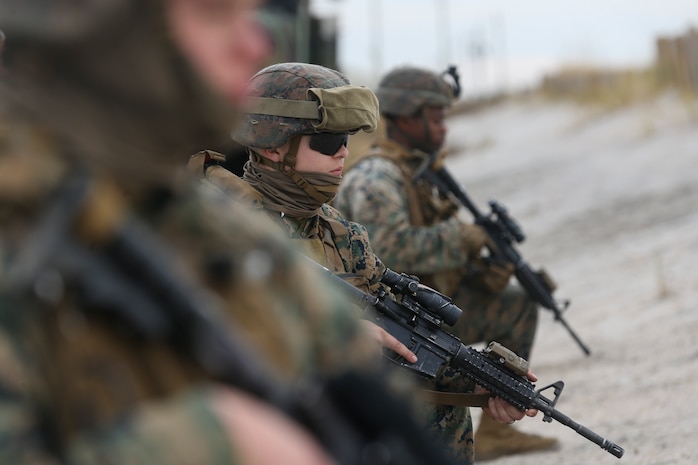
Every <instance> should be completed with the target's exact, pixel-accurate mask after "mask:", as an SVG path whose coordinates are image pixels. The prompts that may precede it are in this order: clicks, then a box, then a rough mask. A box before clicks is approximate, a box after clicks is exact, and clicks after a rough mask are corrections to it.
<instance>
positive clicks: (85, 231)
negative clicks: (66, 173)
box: [11, 175, 455, 465]
mask: <svg viewBox="0 0 698 465" xmlns="http://www.w3.org/2000/svg"><path fill="white" fill-rule="evenodd" d="M64 187H65V188H64V192H63V193H61V194H60V195H59V196H58V197H57V200H56V202H55V204H54V205H53V208H52V209H51V210H50V211H49V212H48V214H47V215H46V216H45V218H44V219H43V222H42V223H41V224H40V225H39V227H38V228H37V231H36V232H35V234H34V236H33V237H30V238H29V240H28V243H27V245H26V247H24V248H23V249H22V251H21V254H20V257H19V261H18V264H17V266H16V267H14V269H13V270H12V275H11V279H12V287H11V288H12V289H17V290H18V292H22V295H23V297H24V298H25V299H26V298H28V299H32V301H36V302H39V303H40V304H43V305H44V306H46V307H47V308H46V310H47V311H50V309H51V308H53V307H54V306H55V305H57V304H59V303H60V301H61V300H62V299H63V298H64V297H63V293H64V291H65V290H66V289H71V290H73V291H75V292H74V294H72V293H71V296H74V297H76V298H77V299H78V302H79V304H80V307H81V308H83V309H85V311H87V312H91V313H92V312H93V313H94V314H99V315H100V316H101V317H104V318H106V319H108V320H109V321H113V322H115V323H117V324H119V325H120V326H121V327H123V328H127V329H128V334H129V335H131V337H135V338H136V340H138V339H140V340H150V341H162V342H165V343H170V344H171V346H172V348H173V350H175V351H179V353H180V354H181V355H182V356H183V357H185V358H187V359H189V360H193V361H194V362H195V363H196V364H197V365H199V366H200V367H201V368H202V369H203V370H204V372H205V373H207V374H208V375H209V376H210V377H212V378H213V379H215V380H218V381H219V382H223V383H226V384H228V385H230V386H233V387H237V388H240V389H243V390H245V391H247V392H249V393H251V394H252V395H255V396H257V397H258V398H260V399H262V400H263V401H265V402H267V403H268V404H271V405H272V406H274V407H276V408H278V409H279V410H281V411H282V412H284V413H286V414H288V415H289V416H290V417H291V418H292V419H294V420H295V421H296V422H297V423H299V424H301V425H303V426H304V427H306V428H307V429H308V430H309V431H310V433H311V434H312V435H314V436H315V437H316V438H317V439H318V441H319V442H320V443H321V444H322V445H323V446H324V447H325V449H326V450H327V451H328V452H329V454H330V455H332V456H333V457H334V459H335V460H336V461H337V463H338V464H340V465H397V464H409V465H428V464H431V463H445V464H447V465H451V464H452V463H455V462H454V461H453V459H452V458H451V457H447V456H446V455H445V454H446V452H444V451H443V450H442V449H441V448H439V447H437V445H436V444H435V443H434V442H433V441H432V440H431V439H430V438H428V437H427V435H426V433H425V432H424V431H423V430H422V429H421V428H420V427H419V426H418V425H417V424H416V423H415V421H414V420H413V419H412V417H411V416H409V414H408V412H409V408H408V407H407V406H406V405H403V403H402V402H399V401H398V400H396V399H395V398H394V396H393V395H391V394H390V393H389V392H388V391H387V389H386V388H385V385H384V384H383V383H381V382H379V381H378V378H377V377H374V376H369V375H367V374H360V373H357V372H351V373H345V374H344V375H338V376H337V377H336V378H332V379H322V380H306V381H304V382H302V383H298V384H295V383H294V384H293V385H292V384H291V383H289V382H287V381H285V380H283V379H281V378H280V377H279V376H277V375H276V373H275V371H274V370H272V368H271V367H270V366H268V365H267V364H266V363H265V360H263V359H262V358H261V357H259V356H258V354H256V353H255V352H254V351H253V350H252V348H251V347H252V346H251V344H248V343H247V341H246V338H245V336H244V334H242V333H240V332H239V331H237V330H236V329H235V327H234V321H233V320H232V319H231V318H228V317H226V316H225V315H224V313H225V312H224V310H223V303H222V302H220V299H219V298H218V297H216V296H214V295H213V294H212V293H211V292H209V291H207V290H205V289H203V288H202V287H201V286H199V285H198V284H197V283H196V282H195V281H194V280H193V279H192V278H191V277H190V276H189V275H188V274H187V273H186V271H185V270H182V269H181V268H180V267H179V266H178V265H179V264H178V263H176V260H175V259H174V255H173V254H172V253H171V251H170V250H168V249H167V248H166V247H165V246H164V244H163V243H162V242H161V241H160V240H159V239H158V238H157V237H156V236H154V235H153V234H152V233H151V232H150V231H149V230H148V229H146V228H145V226H144V225H142V224H141V223H139V222H137V220H136V219H135V218H131V217H129V215H127V212H126V211H124V208H123V206H122V205H120V201H121V199H120V198H119V197H118V194H117V195H116V196H114V193H113V192H112V191H110V190H109V189H108V188H106V187H105V186H104V185H102V184H99V183H94V182H90V181H89V180H88V179H86V178H85V177H84V176H79V175H76V176H75V177H74V178H73V179H72V180H71V181H70V182H68V183H67V184H66V185H65V186H64ZM107 187H108V186H107ZM68 286H69V287H68ZM130 340H131V341H132V340H133V339H130ZM376 376H377V375H376Z"/></svg>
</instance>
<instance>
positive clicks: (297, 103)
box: [232, 63, 379, 149]
mask: <svg viewBox="0 0 698 465" xmlns="http://www.w3.org/2000/svg"><path fill="white" fill-rule="evenodd" d="M246 94H247V95H246V100H247V106H246V113H245V114H244V115H243V118H242V121H240V123H239V124H238V126H237V127H236V129H235V130H234V131H233V134H232V136H233V139H234V140H235V141H236V142H238V143H239V144H241V145H244V146H246V147H255V148H259V149H272V148H277V147H280V146H282V145H284V144H285V143H286V142H288V141H289V140H291V139H292V138H293V137H294V136H298V135H303V134H314V133H319V132H350V133H353V132H356V131H358V130H364V131H366V132H373V131H374V130H375V129H376V127H377V124H378V116H379V115H378V100H377V99H376V96H375V95H374V94H373V92H372V91H371V90H370V89H368V88H366V87H360V86H351V85H349V81H348V79H347V78H346V77H345V76H344V75H343V74H342V73H340V72H338V71H335V70H332V69H329V68H325V67H323V66H319V65H312V64H307V63H281V64H275V65H271V66H268V67H266V68H264V69H262V70H261V71H259V72H258V73H257V74H255V75H254V76H253V77H252V78H251V79H250V81H249V84H248V89H247V93H246Z"/></svg>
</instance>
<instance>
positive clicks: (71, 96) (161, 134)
mask: <svg viewBox="0 0 698 465" xmlns="http://www.w3.org/2000/svg"><path fill="white" fill-rule="evenodd" d="M253 9H254V4H252V3H251V2H247V1H246V0H239V1H238V0H215V1H200V0H163V1H155V0H132V1H130V0H111V1H96V0H95V1H87V2H86V1H69V2H46V1H41V0H21V1H18V0H17V1H15V0H0V28H2V29H3V31H4V33H5V34H6V36H7V39H6V43H5V56H4V57H3V66H4V70H3V74H2V78H1V80H0V218H1V221H2V223H1V224H2V230H0V400H1V402H0V417H1V418H2V419H3V420H2V424H1V425H0V462H2V463H12V464H22V463H27V464H39V463H41V464H47V463H71V464H92V463H100V464H112V463H113V464H117V463H118V464H123V463H148V464H169V463H197V464H200V465H204V464H272V463H273V464H276V463H284V464H303V465H313V464H318V465H319V464H330V463H336V462H339V463H347V462H348V461H347V460H344V459H346V458H347V457H352V455H351V453H352V452H354V451H351V450H350V451H348V453H345V454H343V455H342V454H337V455H335V454H334V452H335V451H334V450H332V449H331V448H328V447H322V446H321V443H322V444H323V445H325V443H324V441H322V440H320V439H318V436H317V435H314V434H309V431H311V430H312V428H306V427H301V426H300V423H302V422H301V421H298V422H297V421H294V420H292V418H293V419H296V416H294V415H286V414H285V413H286V412H287V410H293V407H295V406H298V407H299V409H300V410H303V406H304V405H303V403H301V404H300V405H297V404H294V403H293V402H292V401H293V400H294V397H293V396H292V395H289V394H288V392H287V391H284V390H283V389H280V388H279V386H281V387H283V386H291V387H292V386H297V385H301V384H311V383H310V382H309V380H314V379H323V378H331V377H338V376H340V375H341V374H342V373H350V372H353V371H356V372H358V371H359V370H354V369H355V368H356V367H359V366H360V367H362V369H363V368H365V369H368V368H370V367H371V366H372V365H373V363H372V361H373V360H374V355H375V354H374V351H373V350H372V348H371V344H370V343H367V340H366V339H365V336H364V333H363V332H362V331H361V328H360V326H359V325H358V324H357V322H356V320H355V319H354V318H353V317H352V312H351V311H350V310H348V309H346V308H344V306H343V304H342V303H341V300H339V299H336V298H334V295H333V294H331V293H330V292H329V291H328V290H327V289H325V285H324V284H323V283H324V281H323V280H322V279H321V278H319V277H318V276H316V275H314V274H312V273H310V271H309V270H308V269H307V268H306V267H305V266H304V265H303V263H299V259H298V258H296V257H297V256H296V255H295V252H293V251H291V250H290V249H289V248H288V247H287V246H286V245H285V243H284V242H283V241H282V240H281V239H280V238H279V237H277V236H276V235H274V234H273V233H272V232H271V231H272V230H273V228H269V227H268V225H267V224H266V222H265V221H263V220H262V219H261V218H257V217H252V216H249V215H251V213H246V212H245V211H238V210H235V207H234V206H230V202H228V201H227V200H225V199H221V198H220V197H219V196H218V194H217V193H216V192H213V191H211V190H207V189H206V188H205V187H202V186H200V185H199V184H198V183H196V185H194V184H192V183H188V182H187V181H186V180H185V177H180V176H178V173H177V172H176V171H177V170H175V169H173V168H172V167H174V166H177V165H178V163H177V160H179V157H186V156H187V155H189V154H190V153H192V152H193V151H195V150H198V149H199V148H200V147H202V146H203V145H204V144H207V145H208V144H210V143H211V141H216V140H221V141H223V140H227V139H228V131H229V126H230V122H231V115H230V112H231V109H230V106H229V104H230V103H234V102H235V101H236V100H237V99H238V96H239V94H240V92H241V89H242V87H243V85H244V83H245V81H246V80H247V78H248V76H250V75H251V74H252V73H253V72H254V70H256V69H257V68H258V67H259V66H260V63H261V60H262V59H263V58H264V56H265V53H266V45H265V40H264V38H263V37H261V36H260V35H259V34H260V33H259V31H258V29H257V28H256V26H255V24H254V22H252V21H251V17H250V13H252V12H253ZM213 89H215V90H217V91H218V94H216V93H214V92H212V90H213ZM183 160H184V159H182V161H183ZM231 232H233V233H232V234H231ZM235 328H238V329H239V331H234V329H235ZM228 329H230V331H228ZM238 333H240V334H238ZM235 334H238V336H235V337H231V336H233V335H235ZM239 346H245V347H247V348H250V349H251V350H250V351H249V353H238V352H236V351H237V349H238V348H239ZM236 356H237V358H236ZM231 360H232V361H238V362H240V366H231V364H230V363H229V362H230V361H231ZM267 364H268V365H269V366H270V367H271V368H270V369H269V372H270V373H273V375H274V378H273V379H276V380H277V382H278V385H276V387H275V386H274V385H270V384H269V383H266V384H265V382H266V381H267V380H268V379H272V378H266V377H265V376H266V375H265V373H267V370H266V369H265V368H264V366H266V365H267ZM246 375H249V376H247V377H246ZM236 377H237V378H236ZM238 378H240V379H238ZM236 382H237V384H239V386H240V387H242V388H244V389H240V388H238V387H235V385H236ZM301 382H303V383H301ZM250 387H251V388H254V389H249V388H250ZM252 391H256V392H252ZM259 391H262V392H261V393H260V392H259ZM311 392H314V391H311ZM371 392H374V391H373V390H371ZM250 394H255V396H252V395H250ZM260 394H261V395H260ZM315 394H316V395H315V396H308V397H306V398H305V399H304V400H305V401H306V402H305V404H308V402H309V401H311V400H315V399H316V398H319V397H321V396H319V395H317V393H315ZM260 399H262V400H267V401H268V402H262V401H260ZM311 405H315V404H312V403H311ZM317 405H320V403H319V402H317ZM276 407H278V408H276ZM282 407H290V408H289V409H284V408H282ZM351 409H353V410H358V408H357V407H351ZM306 410H308V409H306ZM318 410H319V407H318V408H317V409H314V410H312V411H309V410H308V411H307V412H306V413H309V414H312V413H313V412H315V413H317V411H318ZM282 411H283V412H284V413H282ZM327 411H328V412H330V413H331V412H333V410H331V409H329V410H327ZM291 413H294V412H291ZM309 416H312V415H309ZM332 418H333V417H332V416H331V415H328V416H327V418H326V419H330V420H332ZM305 420H306V421H305V423H306V424H310V425H314V426H315V430H316V431H317V430H326V431H333V430H335V427H336V425H337V424H339V423H340V422H334V421H330V422H328V423H327V424H326V425H325V426H326V428H323V427H322V426H323V425H322V424H321V423H320V424H318V422H317V421H316V422H314V423H313V421H312V420H308V418H305ZM318 426H319V428H318ZM326 436H327V435H326ZM342 439H344V441H339V443H340V444H339V445H340V446H341V445H342V443H345V444H352V443H351V442H349V441H350V439H351V437H346V438H344V437H342ZM417 439H418V438H417V437H416V436H414V437H412V441H413V442H415V443H418V442H419V441H418V440H417ZM336 443H337V442H335V444H336ZM345 452H346V451H345ZM357 452H365V451H357ZM330 455H332V457H330ZM364 455H365V454H364ZM369 455H370V454H369ZM396 458H399V457H398V456H396ZM353 463H358V462H353ZM381 463H382V462H381ZM403 463H411V462H409V461H407V462H403ZM415 463H418V462H415ZM422 463H424V462H422Z"/></svg>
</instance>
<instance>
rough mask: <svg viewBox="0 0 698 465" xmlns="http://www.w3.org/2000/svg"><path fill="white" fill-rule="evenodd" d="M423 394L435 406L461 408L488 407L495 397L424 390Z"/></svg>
mask: <svg viewBox="0 0 698 465" xmlns="http://www.w3.org/2000/svg"><path fill="white" fill-rule="evenodd" d="M421 393H422V394H423V395H424V396H425V397H426V399H427V401H429V402H433V403H435V404H443V405H457V406H460V407H482V408H484V407H487V406H488V400H489V399H490V398H491V397H493V396H492V395H490V394H470V393H460V392H440V391H432V390H430V389H422V390H421Z"/></svg>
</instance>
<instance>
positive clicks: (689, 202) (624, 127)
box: [448, 95, 698, 465]
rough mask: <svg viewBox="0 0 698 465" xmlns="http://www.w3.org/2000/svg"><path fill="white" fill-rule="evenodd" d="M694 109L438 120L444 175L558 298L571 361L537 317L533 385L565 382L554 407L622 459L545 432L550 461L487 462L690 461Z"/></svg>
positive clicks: (559, 330) (555, 331)
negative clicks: (444, 123)
mask: <svg viewBox="0 0 698 465" xmlns="http://www.w3.org/2000/svg"><path fill="white" fill-rule="evenodd" d="M697 109H698V102H695V101H686V100H684V99H681V98H679V97H676V96H670V95H665V96H662V97H660V98H658V99H656V100H653V101H650V102H645V103H641V104H636V105H633V106H630V107H626V108H624V109H619V110H614V111H613V112H611V113H601V112H597V111H595V110H593V109H590V108H581V107H576V106H573V105H567V104H551V103H544V102H542V101H536V100H529V101H524V102H509V103H503V104H501V105H498V106H496V107H494V108H492V109H490V110H487V111H484V112H480V113H477V114H474V115H472V116H469V115H460V116H457V117H455V118H453V119H452V120H451V121H450V126H449V127H450V132H449V141H450V144H451V145H452V151H453V152H454V156H453V157H451V158H450V159H449V162H448V163H449V166H450V168H451V169H452V171H453V173H454V174H455V175H456V177H457V178H458V179H459V180H460V181H461V182H462V183H463V184H464V186H465V187H466V189H467V191H468V192H469V194H470V195H471V197H472V198H473V200H474V201H475V202H476V204H478V205H479V206H481V208H482V209H486V205H487V200H489V199H491V198H496V199H497V200H499V201H501V202H502V203H504V204H505V205H506V206H507V207H508V208H509V211H510V213H511V214H512V215H513V216H515V217H516V218H517V219H518V220H519V222H520V224H521V226H522V227H523V229H524V232H526V233H527V236H528V237H527V240H526V241H525V242H524V243H523V244H522V245H521V246H520V248H519V250H520V251H521V253H522V254H523V255H524V257H526V258H527V260H528V261H529V262H530V263H531V264H532V265H534V266H540V265H544V266H545V268H546V269H547V270H548V272H549V273H550V274H551V275H552V276H553V277H554V278H555V280H556V281H557V282H558V284H559V289H558V291H557V292H556V296H558V297H559V298H569V299H571V305H570V307H569V310H568V311H567V312H566V313H565V318H566V319H567V321H568V322H569V323H570V325H571V326H572V327H573V328H574V329H575V330H576V332H577V333H578V334H579V336H580V337H581V339H582V340H583V341H584V342H585V343H586V344H587V345H588V346H589V347H590V349H591V351H592V355H591V356H590V357H585V356H584V355H583V353H582V352H581V350H580V349H579V348H578V347H577V346H576V345H575V343H574V341H573V340H572V339H571V338H570V337H569V335H568V334H567V333H566V332H565V330H564V328H563V327H562V326H561V325H559V324H556V323H555V322H554V321H553V319H552V314H551V313H550V312H548V311H546V310H542V311H541V315H540V323H539V329H538V335H537V341H536V346H535V348H534V352H533V355H532V364H533V368H534V371H535V372H536V374H537V375H538V377H539V379H540V382H539V386H543V385H546V384H549V383H552V382H554V381H557V380H558V379H562V380H564V381H565V389H564V391H563V393H562V396H561V398H560V401H559V403H558V408H559V410H561V411H562V412H564V413H565V414H567V415H568V416H570V417H572V418H574V419H575V420H576V421H578V422H579V423H581V424H583V425H585V426H587V427H589V428H591V429H592V430H594V431H596V432H597V433H598V434H600V435H602V436H604V437H606V438H608V439H609V440H611V441H614V442H616V443H617V444H619V445H620V446H622V447H624V448H625V450H626V452H625V456H624V457H623V458H622V459H621V460H620V461H618V459H616V458H615V457H613V456H611V455H610V454H608V453H606V452H604V451H603V450H601V449H600V448H598V447H597V446H596V445H594V444H593V443H591V442H589V441H587V440H586V439H584V438H583V437H582V436H580V435H578V434H576V433H575V432H574V431H572V430H571V429H569V428H566V427H564V426H562V425H560V424H558V423H555V422H553V424H550V425H549V424H545V423H543V422H541V421H540V417H537V418H536V419H528V420H525V421H523V422H521V423H519V427H520V428H522V429H524V430H526V431H531V432H535V433H538V434H545V435H552V436H556V437H558V438H559V439H560V440H561V442H562V448H561V449H560V450H559V451H556V452H550V453H542V454H533V455H525V456H518V457H511V458H504V459H500V460H498V461H496V462H492V463H496V464H498V465H509V464H511V465H513V464H517V465H529V464H530V465H533V464H536V465H548V464H549V465H559V464H566V465H583V464H606V463H608V464H614V463H626V464H632V465H679V464H682V465H683V464H686V465H693V464H695V463H698V442H696V441H695V435H696V431H698V407H696V405H697V404H696V402H695V395H696V393H698V265H697V264H698V116H697V115H698V110H697Z"/></svg>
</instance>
